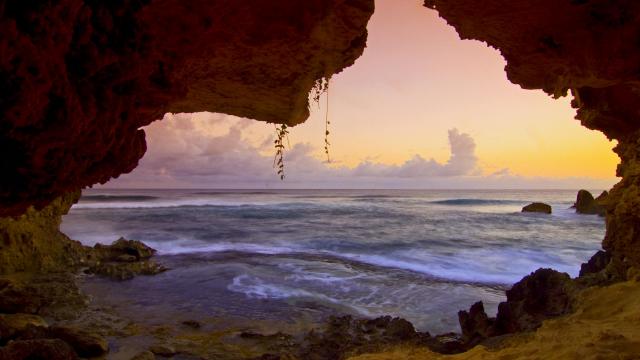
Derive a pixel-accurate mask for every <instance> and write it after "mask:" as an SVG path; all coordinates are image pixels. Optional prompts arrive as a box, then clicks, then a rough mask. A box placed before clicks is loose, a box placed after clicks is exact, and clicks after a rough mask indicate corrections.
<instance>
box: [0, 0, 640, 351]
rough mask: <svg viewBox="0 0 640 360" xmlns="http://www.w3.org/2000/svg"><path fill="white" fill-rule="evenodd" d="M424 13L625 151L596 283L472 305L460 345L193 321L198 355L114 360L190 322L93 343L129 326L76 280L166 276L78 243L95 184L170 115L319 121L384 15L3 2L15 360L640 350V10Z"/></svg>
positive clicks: (513, 5)
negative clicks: (229, 331) (317, 104)
mask: <svg viewBox="0 0 640 360" xmlns="http://www.w3.org/2000/svg"><path fill="white" fill-rule="evenodd" d="M424 6H425V7H426V8H429V9H433V10H435V11H437V12H438V13H439V15H440V16H441V17H442V18H444V19H445V20H446V21H447V22H448V23H449V24H450V25H451V26H453V27H454V28H455V29H456V31H457V32H458V34H459V35H460V37H461V38H462V39H473V40H478V41H483V42H486V43H487V44H488V45H490V46H492V47H494V48H496V49H498V50H499V51H500V53H501V54H502V56H503V57H504V58H505V59H506V61H507V66H506V69H505V71H506V73H507V76H508V78H509V80H510V81H511V82H513V83H514V84H517V85H520V86H521V87H523V88H525V89H538V90H542V91H544V92H545V93H547V94H548V95H549V96H553V97H555V98H559V97H563V96H572V97H573V101H572V106H573V107H574V108H575V109H576V113H577V114H576V119H577V120H579V121H580V122H581V123H582V125H583V126H585V127H587V128H589V129H594V130H598V131H601V132H603V133H604V134H605V135H606V136H607V137H608V138H609V139H615V140H617V141H618V145H617V146H616V148H615V150H614V151H615V152H616V153H617V154H618V155H619V157H620V159H621V163H620V165H619V166H618V168H617V176H618V177H621V181H620V182H619V183H618V184H616V185H615V186H614V187H613V189H611V190H610V191H609V193H608V195H607V196H606V197H605V198H603V199H601V202H600V205H601V206H602V207H603V208H604V210H605V218H606V235H605V238H604V240H603V243H602V247H603V251H601V252H598V253H597V254H595V255H594V257H593V258H592V259H591V260H590V261H589V262H588V263H587V264H585V265H583V268H582V270H581V274H580V276H579V277H578V278H575V279H571V278H570V277H569V276H568V275H566V274H563V273H559V272H556V271H553V270H549V269H541V270H538V271H536V272H535V273H533V274H531V275H529V276H527V277H525V278H524V279H522V280H521V281H520V282H518V283H517V284H515V285H514V286H513V287H512V288H511V289H510V290H508V291H507V293H506V297H507V301H506V302H503V303H502V304H500V305H499V307H498V315H497V317H496V318H489V317H488V316H487V315H486V314H485V312H484V309H483V306H482V304H475V305H474V306H472V307H471V309H469V310H468V311H464V312H461V313H460V315H459V317H460V325H461V332H462V334H457V335H456V334H445V335H441V336H434V334H427V333H422V332H417V331H415V329H414V328H413V326H412V325H411V324H410V323H408V322H407V321H406V320H402V319H391V318H379V319H375V320H362V319H353V318H336V319H331V320H330V321H329V322H328V323H327V324H326V326H325V327H324V328H323V329H322V330H321V331H318V332H314V333H311V334H307V335H306V336H304V337H303V338H295V337H292V336H289V335H287V334H283V333H276V334H270V333H268V332H265V333H252V332H245V333H242V334H240V338H241V340H238V341H231V342H219V341H218V340H219V338H220V337H221V336H222V335H220V333H215V332H214V333H215V334H217V335H212V334H211V333H208V334H205V335H206V336H205V335H203V334H201V333H198V332H197V331H196V330H197V328H198V327H199V326H200V324H198V323H197V322H193V323H189V324H183V326H184V327H186V329H190V330H188V331H187V332H186V333H185V334H182V335H181V336H182V338H181V340H183V341H184V342H183V343H182V344H186V345H183V348H180V346H178V349H176V348H175V346H174V347H171V346H165V348H157V347H156V348H154V349H149V350H145V351H142V352H140V353H139V354H138V353H124V352H122V351H120V352H118V351H110V344H109V343H108V342H107V340H106V339H105V338H118V339H120V340H119V341H120V343H119V345H120V346H121V347H126V345H127V344H128V342H131V343H133V344H134V345H135V344H136V343H137V342H140V343H145V341H148V340H145V339H144V338H145V336H148V334H149V333H151V332H156V333H160V334H161V335H162V334H163V332H164V335H165V336H167V334H169V335H170V334H171V331H172V330H171V329H164V328H161V327H158V328H154V329H152V330H149V329H138V328H135V324H124V325H122V326H121V327H114V328H111V329H109V330H107V331H106V332H105V333H102V334H100V333H95V332H92V331H91V329H90V328H88V324H93V323H96V322H100V321H102V322H109V321H110V320H109V319H108V318H109V317H110V316H112V315H111V314H108V313H104V312H101V311H100V309H97V308H96V307H92V306H91V304H90V303H88V302H87V299H86V297H84V296H83V294H82V293H81V291H79V289H78V287H77V285H76V280H75V279H76V278H75V276H76V275H75V274H76V273H77V272H78V271H80V270H81V269H82V270H83V271H85V272H86V271H89V272H91V273H96V274H103V275H107V276H110V277H115V278H119V277H120V278H127V277H129V276H133V275H138V274H155V273H159V272H163V271H165V270H166V269H164V268H163V265H162V264H158V263H156V262H154V261H153V259H152V258H151V257H152V255H153V253H154V251H153V250H152V249H149V248H147V247H146V246H144V245H143V244H140V243H136V242H128V241H126V240H123V241H121V242H118V243H115V244H114V245H112V246H110V247H109V246H103V247H96V248H88V247H85V246H82V245H81V244H80V243H79V242H76V241H73V240H70V239H69V238H68V237H67V236H66V235H64V234H63V233H62V232H60V230H59V226H60V223H61V219H62V216H63V215H64V214H66V213H67V212H68V211H69V209H70V207H71V206H72V205H73V204H74V203H75V202H77V201H78V199H79V196H80V190H81V189H83V188H86V187H89V186H92V185H94V184H98V183H105V182H107V181H109V180H110V179H111V178H114V177H117V176H119V175H121V174H124V173H127V172H130V171H132V170H133V169H134V168H135V167H136V165H137V164H138V161H139V159H140V158H141V157H142V156H143V155H144V153H145V150H146V145H145V139H144V131H143V130H141V129H140V128H141V127H143V126H145V125H148V124H149V123H151V122H153V121H156V120H158V119H160V118H162V115H163V114H165V113H167V112H197V111H210V112H218V113H226V114H230V115H237V116H242V117H248V118H252V119H255V120H259V121H266V122H271V123H277V124H287V125H295V124H299V123H301V122H304V121H305V119H306V118H307V117H308V116H309V111H308V106H309V104H308V94H309V92H310V91H311V89H312V88H313V86H314V84H315V83H316V81H317V80H319V79H323V78H330V77H331V76H332V75H333V74H336V73H339V72H340V71H342V70H344V69H345V68H347V67H350V66H357V63H356V60H357V58H358V57H360V55H361V54H362V52H363V50H364V48H365V46H366V39H367V30H366V26H367V22H368V20H369V18H370V16H371V15H372V14H373V12H374V4H373V1H371V0H331V1H326V0H310V1H305V2H299V1H295V0H278V1H267V0H258V1H255V0H254V1H245V0H241V1H235V2H233V4H230V3H229V2H225V1H206V0H194V1H189V2H182V1H178V0H124V1H117V2H109V3H103V2H97V1H89V0H65V1H59V2H41V3H38V4H34V3H30V2H18V1H2V2H0V32H1V33H2V34H4V35H3V36H2V37H1V38H0V54H2V56H1V57H0V84H1V85H0V94H1V97H0V113H1V114H2V120H1V123H0V124H1V125H0V146H1V148H2V153H3V158H2V161H0V173H2V174H3V176H2V177H0V198H2V207H1V208H0V216H3V218H1V219H0V239H1V240H2V242H1V243H0V274H2V278H1V279H0V313H3V315H2V318H0V346H1V347H0V358H7V359H14V358H15V359H26V358H48V359H67V358H77V357H78V356H79V357H82V358H94V357H95V358H101V357H107V358H109V356H110V355H109V354H110V353H111V354H119V355H118V356H122V358H139V359H140V358H145V357H142V356H147V357H146V358H153V356H157V357H160V358H162V357H171V356H175V357H176V358H199V357H200V358H202V357H204V358H234V359H235V358H262V359H276V358H282V359H289V358H302V359H316V358H317V359H334V358H350V357H355V356H359V357H361V358H366V359H387V358H389V359H393V358H415V359H431V358H434V359H435V358H441V357H442V358H447V357H449V356H451V357H453V358H504V356H509V357H511V358H559V359H560V358H629V359H632V358H634V356H637V354H638V353H640V340H639V336H640V335H639V331H638V330H639V329H638V326H637V321H636V322H634V321H635V320H637V319H638V318H639V316H640V314H639V313H638V306H637V305H638V304H637V300H636V299H637V298H638V296H637V293H638V291H639V290H638V289H639V287H638V285H637V280H638V276H639V273H638V271H639V270H638V269H640V247H639V242H640V71H639V69H638V64H640V3H637V2H636V1H633V0H626V1H625V0H617V1H606V0H583V1H575V0H562V1H557V0H544V1H535V2H534V1H527V0H522V1H508V0H491V1H485V2H482V3H478V2H476V1H471V0H426V1H425V4H424ZM424 11H429V10H428V9H424ZM428 40H429V39H420V41H428ZM354 63H355V65H354ZM120 263H125V265H118V264H120ZM114 264H115V265H114ZM87 269H88V270H87ZM597 304H604V305H605V307H606V308H607V309H599V308H597ZM43 318H46V322H45V320H43ZM114 322H115V320H114ZM585 324H586V325H585ZM191 330H193V331H191ZM558 333H562V334H563V336H557V334H558ZM346 334H348V336H347V335H346ZM156 335H157V334H156ZM345 339H346V340H345ZM243 341H246V343H245V342H243ZM145 344H146V343H145ZM129 345H131V344H129ZM158 346H160V347H162V346H163V345H158ZM187 349H190V350H187ZM113 350H118V349H113ZM138 350H140V349H138ZM189 351H191V352H189ZM154 354H155V355H154ZM445 354H455V355H445ZM149 356H151V357H149Z"/></svg>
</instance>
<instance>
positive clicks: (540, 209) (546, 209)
mask: <svg viewBox="0 0 640 360" xmlns="http://www.w3.org/2000/svg"><path fill="white" fill-rule="evenodd" d="M522 212H534V213H543V214H551V206H550V205H548V204H545V203H541V202H534V203H531V204H529V205H527V206H525V207H523V208H522Z"/></svg>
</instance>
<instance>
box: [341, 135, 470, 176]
mask: <svg viewBox="0 0 640 360" xmlns="http://www.w3.org/2000/svg"><path fill="white" fill-rule="evenodd" d="M449 147H450V149H451V158H449V161H447V162H446V163H444V164H440V163H438V162H437V161H436V160H434V159H430V160H426V159H425V158H423V157H422V156H420V155H417V154H416V155H414V156H413V157H412V158H411V159H409V160H407V161H406V162H405V163H404V164H402V165H400V166H396V165H385V164H380V163H373V162H370V161H365V162H363V163H361V164H360V165H358V166H357V167H356V168H355V169H354V170H353V174H354V175H356V176H383V177H399V178H419V177H433V176H465V175H474V174H479V172H480V169H479V168H478V158H477V157H476V154H475V151H476V143H475V141H474V140H473V138H471V136H469V135H468V134H464V133H460V132H459V131H458V129H451V130H449Z"/></svg>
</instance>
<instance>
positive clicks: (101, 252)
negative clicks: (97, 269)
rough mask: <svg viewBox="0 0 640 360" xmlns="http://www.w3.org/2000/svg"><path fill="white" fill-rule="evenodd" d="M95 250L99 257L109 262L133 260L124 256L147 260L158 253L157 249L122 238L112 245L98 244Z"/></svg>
mask: <svg viewBox="0 0 640 360" xmlns="http://www.w3.org/2000/svg"><path fill="white" fill-rule="evenodd" d="M94 249H96V252H97V253H98V256H99V257H101V258H102V259H104V260H109V261H123V260H124V261H129V260H130V259H131V258H129V257H125V256H124V255H128V256H135V258H136V260H146V259H148V258H150V257H152V256H153V255H154V254H155V253H156V250H155V249H152V248H151V247H149V246H147V245H145V244H144V243H143V242H141V241H137V240H127V239H125V238H122V237H121V238H120V239H118V240H116V241H114V242H113V243H112V244H111V245H102V244H96V245H95V246H94Z"/></svg>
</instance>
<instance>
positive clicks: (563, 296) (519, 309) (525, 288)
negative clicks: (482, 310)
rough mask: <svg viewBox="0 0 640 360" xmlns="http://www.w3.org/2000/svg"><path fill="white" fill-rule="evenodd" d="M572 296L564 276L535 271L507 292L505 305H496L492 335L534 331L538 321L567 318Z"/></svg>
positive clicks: (573, 285)
mask: <svg viewBox="0 0 640 360" xmlns="http://www.w3.org/2000/svg"><path fill="white" fill-rule="evenodd" d="M574 293H575V284H574V283H573V282H572V280H571V277H570V276H569V275H568V274H565V273H560V272H558V271H555V270H552V269H538V270H536V271H535V272H533V273H531V274H530V275H528V276H525V277H524V278H523V279H522V280H520V281H519V282H517V283H516V284H515V285H513V287H512V288H511V289H509V290H507V301H506V302H502V303H500V305H498V315H497V317H496V323H495V334H510V333H516V332H522V331H531V330H535V329H536V328H538V327H539V326H540V325H541V324H542V321H544V320H546V319H548V318H552V317H556V316H560V315H563V314H567V313H568V312H569V311H570V310H571V305H572V296H573V294H574Z"/></svg>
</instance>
